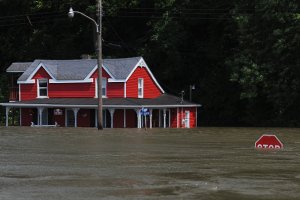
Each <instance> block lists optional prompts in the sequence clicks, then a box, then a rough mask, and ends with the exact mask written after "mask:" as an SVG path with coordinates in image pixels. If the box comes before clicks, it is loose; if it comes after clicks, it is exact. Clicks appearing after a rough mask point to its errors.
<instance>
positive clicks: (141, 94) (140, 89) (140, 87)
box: [138, 78, 144, 98]
mask: <svg viewBox="0 0 300 200" xmlns="http://www.w3.org/2000/svg"><path fill="white" fill-rule="evenodd" d="M143 97H144V79H143V78H139V79H138V98H143Z"/></svg>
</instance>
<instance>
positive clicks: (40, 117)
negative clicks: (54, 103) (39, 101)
mask: <svg viewBox="0 0 300 200" xmlns="http://www.w3.org/2000/svg"><path fill="white" fill-rule="evenodd" d="M43 111H44V108H42V107H38V125H43Z"/></svg>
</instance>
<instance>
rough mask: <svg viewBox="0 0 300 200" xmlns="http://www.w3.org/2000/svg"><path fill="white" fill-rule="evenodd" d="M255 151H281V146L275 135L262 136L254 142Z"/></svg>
mask: <svg viewBox="0 0 300 200" xmlns="http://www.w3.org/2000/svg"><path fill="white" fill-rule="evenodd" d="M255 148H257V149H281V148H283V144H282V143H281V141H280V140H279V139H278V138H277V137H276V135H262V136H261V137H260V138H259V139H258V140H257V141H256V142H255Z"/></svg>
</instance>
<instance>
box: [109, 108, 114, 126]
mask: <svg viewBox="0 0 300 200" xmlns="http://www.w3.org/2000/svg"><path fill="white" fill-rule="evenodd" d="M108 110H109V113H110V128H113V127H114V113H115V109H108Z"/></svg>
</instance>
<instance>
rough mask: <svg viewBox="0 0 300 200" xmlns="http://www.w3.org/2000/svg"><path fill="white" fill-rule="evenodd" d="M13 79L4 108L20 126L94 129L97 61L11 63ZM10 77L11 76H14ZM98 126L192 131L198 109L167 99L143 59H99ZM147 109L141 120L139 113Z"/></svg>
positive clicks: (179, 99) (171, 98) (185, 102)
mask: <svg viewBox="0 0 300 200" xmlns="http://www.w3.org/2000/svg"><path fill="white" fill-rule="evenodd" d="M7 72H8V73H10V74H12V77H18V78H17V84H15V85H14V86H13V87H12V90H11V93H10V102H8V103H1V105H2V106H4V107H6V126H8V116H9V110H10V109H11V108H18V109H20V125H21V126H30V125H38V126H46V125H54V124H56V125H59V126H66V127H77V126H79V127H95V126H97V123H96V122H97V114H96V113H97V112H96V111H97V97H98V95H97V77H98V73H97V61H96V60H94V59H81V60H35V61H34V62H32V63H13V64H12V65H11V66H9V67H8V69H7ZM14 75H15V76H14ZM102 77H103V78H102V94H103V109H104V110H103V125H104V127H111V128H142V127H143V126H145V121H146V123H147V126H148V127H150V128H152V127H164V128H166V127H172V128H181V127H185V128H192V127H196V126H197V107H199V106H200V105H199V104H195V103H192V102H188V101H184V100H182V99H181V98H179V97H176V96H172V95H169V94H166V93H165V91H164V90H163V88H162V87H161V86H160V85H159V83H158V81H157V80H156V79H155V77H154V76H153V74H152V73H151V71H150V69H149V67H148V66H147V64H146V63H145V61H144V59H143V58H142V57H133V58H121V59H104V61H103V68H102ZM142 108H148V109H149V117H146V120H145V119H143V117H144V116H142V115H141V109H142Z"/></svg>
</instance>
